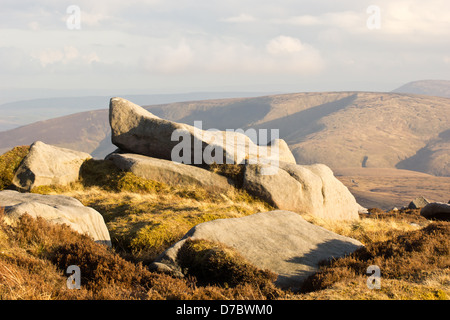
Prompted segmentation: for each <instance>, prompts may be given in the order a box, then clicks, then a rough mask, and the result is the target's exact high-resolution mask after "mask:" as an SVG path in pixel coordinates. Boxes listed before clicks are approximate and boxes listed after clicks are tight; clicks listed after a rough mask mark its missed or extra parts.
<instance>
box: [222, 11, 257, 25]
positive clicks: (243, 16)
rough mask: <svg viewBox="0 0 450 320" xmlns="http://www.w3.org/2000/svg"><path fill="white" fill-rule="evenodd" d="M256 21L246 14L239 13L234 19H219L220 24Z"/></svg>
mask: <svg viewBox="0 0 450 320" xmlns="http://www.w3.org/2000/svg"><path fill="white" fill-rule="evenodd" d="M256 20H257V19H256V18H255V17H253V16H252V15H249V14H246V13H241V14H240V15H238V16H234V17H229V18H223V19H220V21H222V22H231V23H245V22H254V21H256Z"/></svg>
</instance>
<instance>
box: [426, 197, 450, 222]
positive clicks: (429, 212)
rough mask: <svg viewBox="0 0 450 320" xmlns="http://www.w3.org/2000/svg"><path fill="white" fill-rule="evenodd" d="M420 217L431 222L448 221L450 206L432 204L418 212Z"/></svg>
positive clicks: (446, 204) (438, 203)
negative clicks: (431, 220)
mask: <svg viewBox="0 0 450 320" xmlns="http://www.w3.org/2000/svg"><path fill="white" fill-rule="evenodd" d="M420 215H421V216H423V217H425V218H427V219H433V220H443V221H450V204H448V203H442V202H432V203H429V204H427V205H426V206H425V207H423V208H422V210H420Z"/></svg>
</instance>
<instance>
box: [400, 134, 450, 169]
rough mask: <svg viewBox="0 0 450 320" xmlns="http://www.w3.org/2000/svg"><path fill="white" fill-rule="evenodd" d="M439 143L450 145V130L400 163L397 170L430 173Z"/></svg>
mask: <svg viewBox="0 0 450 320" xmlns="http://www.w3.org/2000/svg"><path fill="white" fill-rule="evenodd" d="M439 143H450V129H448V130H445V131H442V132H441V133H439V135H438V136H437V138H435V139H432V140H430V141H429V142H428V143H427V145H426V146H425V147H423V148H421V149H419V150H418V151H417V152H416V154H415V155H413V156H411V157H409V158H406V159H404V160H402V161H400V162H398V163H397V164H396V165H395V167H396V168H397V169H404V170H412V171H419V172H424V173H430V167H429V164H430V163H431V162H432V160H433V157H434V153H435V151H433V150H432V149H433V146H435V145H436V144H439Z"/></svg>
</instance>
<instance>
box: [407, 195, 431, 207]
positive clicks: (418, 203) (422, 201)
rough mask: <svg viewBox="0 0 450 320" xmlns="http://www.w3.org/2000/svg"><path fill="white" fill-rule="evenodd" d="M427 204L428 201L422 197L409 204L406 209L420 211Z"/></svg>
mask: <svg viewBox="0 0 450 320" xmlns="http://www.w3.org/2000/svg"><path fill="white" fill-rule="evenodd" d="M429 203H430V201H428V200H427V199H425V198H424V197H418V198H416V199H414V200H413V201H411V202H410V203H409V205H408V208H409V209H421V208H423V207H425V206H426V205H427V204H429Z"/></svg>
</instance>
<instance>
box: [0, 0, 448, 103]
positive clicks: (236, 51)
mask: <svg viewBox="0 0 450 320" xmlns="http://www.w3.org/2000/svg"><path fill="white" fill-rule="evenodd" d="M422 79H441V80H450V1H448V0H428V1H419V0H417V1H416V0H400V1H389V0H380V1H377V0H371V1H365V0H342V1H331V0H330V1H325V0H314V1H298V0H297V1H294V0H278V1H265V0H239V1H237V0H227V1H224V0H221V1H217V0H196V1H192V0H191V1H187V0H143V1H138V0H128V1H124V0H120V1H119V0H108V1H104V0H96V1H92V0H70V1H65V0H35V1H31V0H23V1H21V0H0V95H2V96H1V97H0V102H2V101H3V102H4V101H5V100H8V99H10V100H14V99H17V98H23V99H25V98H34V97H41V96H58V95H62V94H73V95H103V94H114V93H115V92H117V93H123V94H161V93H183V92H208V91H219V92H222V91H223V92H225V91H240V92H242V91H254V92H306V91H356V90H358V91H391V90H393V89H395V88H396V87H399V86H401V85H403V84H405V83H407V82H410V81H415V80H422Z"/></svg>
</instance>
